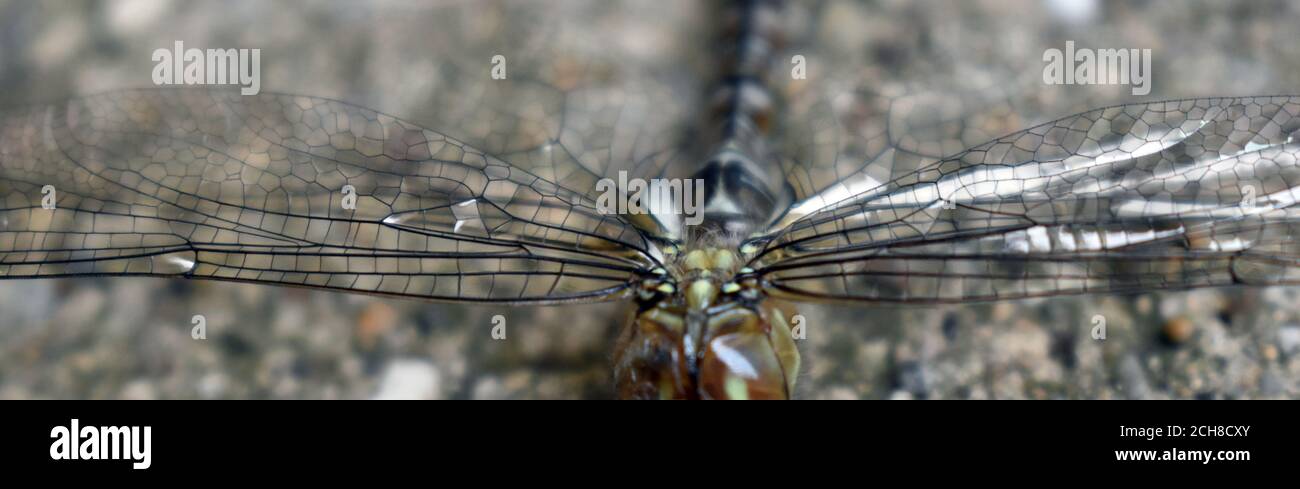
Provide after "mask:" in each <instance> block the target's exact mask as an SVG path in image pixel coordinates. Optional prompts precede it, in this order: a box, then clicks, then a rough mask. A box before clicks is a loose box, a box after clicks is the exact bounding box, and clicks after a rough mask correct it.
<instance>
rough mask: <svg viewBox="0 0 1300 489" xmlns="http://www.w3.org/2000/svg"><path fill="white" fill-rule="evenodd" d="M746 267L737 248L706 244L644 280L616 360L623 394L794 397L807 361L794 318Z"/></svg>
mask: <svg viewBox="0 0 1300 489" xmlns="http://www.w3.org/2000/svg"><path fill="white" fill-rule="evenodd" d="M740 266H741V264H740V259H739V257H738V255H737V254H736V253H735V252H734V251H731V250H728V249H725V248H700V249H695V250H692V251H690V252H688V253H686V254H684V255H682V257H681V258H680V259H679V260H677V261H676V262H675V263H673V269H672V270H671V272H668V271H665V273H664V274H663V275H661V276H660V277H659V278H654V279H648V280H647V281H646V282H645V283H644V284H643V287H642V291H643V293H642V295H641V296H640V297H639V298H638V301H637V306H636V308H635V309H634V311H633V313H632V314H631V320H630V321H629V323H628V325H627V327H626V328H625V329H624V330H623V333H622V334H621V335H620V336H619V344H618V346H617V351H616V353H615V357H614V371H615V380H616V384H617V389H618V391H619V395H620V396H621V397H624V398H638V399H643V398H651V399H654V398H667V399H783V398H789V397H790V395H791V393H792V392H793V389H794V381H795V376H796V374H797V373H798V370H799V361H800V360H799V352H798V349H797V348H795V345H794V340H793V338H792V335H791V327H790V323H789V318H790V317H791V315H790V314H788V313H787V312H788V311H786V310H785V309H786V307H784V306H783V305H781V304H779V303H778V302H777V301H776V300H775V299H770V298H768V297H766V295H765V294H763V292H762V289H761V288H760V287H759V285H758V284H757V282H756V281H754V280H751V279H747V278H744V274H743V273H740V272H741V270H743V269H741V268H739V267H740ZM738 274H739V275H738Z"/></svg>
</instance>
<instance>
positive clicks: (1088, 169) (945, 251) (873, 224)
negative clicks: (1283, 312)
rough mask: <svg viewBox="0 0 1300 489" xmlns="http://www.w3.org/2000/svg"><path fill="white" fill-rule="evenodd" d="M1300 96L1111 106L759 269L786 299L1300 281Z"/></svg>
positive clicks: (984, 152) (1062, 123)
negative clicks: (1299, 164) (1298, 205)
mask: <svg viewBox="0 0 1300 489" xmlns="http://www.w3.org/2000/svg"><path fill="white" fill-rule="evenodd" d="M1298 134H1300V99H1298V98H1296V97H1251V98H1217V99H1190V100H1178V101H1169V102H1156V103H1147V104H1133V105H1123V106H1115V107H1109V108H1104V109H1097V110H1092V111H1088V112H1084V113H1081V114H1078V115H1075V116H1071V117H1067V118H1064V119H1060V120H1057V121H1055V122H1051V123H1047V124H1043V125H1040V126H1037V127H1034V128H1032V129H1028V130H1024V131H1021V132H1017V133H1014V134H1011V135H1008V136H1006V137H1002V138H999V139H996V140H993V141H990V142H988V143H985V144H982V145H979V146H976V147H973V148H970V149H968V150H966V151H963V152H961V153H959V154H957V155H955V156H953V157H950V158H945V159H943V160H941V161H938V162H936V163H933V164H931V165H927V166H925V167H922V168H920V169H918V170H916V171H913V172H910V173H907V174H905V175H902V176H900V177H898V178H895V179H893V180H891V181H888V182H884V183H881V184H878V185H875V186H874V187H873V188H870V189H869V190H867V191H865V192H862V193H860V194H857V195H855V196H853V197H852V198H849V199H846V200H844V201H843V202H841V203H840V204H838V205H836V206H834V207H832V208H829V209H825V210H823V211H820V212H817V213H814V214H812V215H810V216H808V217H806V218H804V219H801V220H799V221H797V222H795V223H794V224H793V225H791V226H790V227H789V228H788V229H787V230H786V231H785V232H783V233H782V234H780V235H779V236H778V237H777V238H775V239H773V240H771V241H770V242H768V243H766V245H765V246H764V247H763V251H762V252H761V253H759V254H758V256H756V257H755V259H754V263H753V264H752V266H753V268H755V269H756V270H757V272H755V273H756V274H757V275H759V276H761V278H762V279H763V280H764V281H766V283H767V284H768V285H770V287H771V290H773V291H774V293H776V294H786V295H792V296H797V297H802V298H812V299H825V300H844V301H883V302H949V301H974V300H996V299H1009V298H1024V297H1036V296H1045V295H1056V294H1070V293H1090V292H1137V291H1145V290H1150V289H1165V288H1188V287H1201V286H1215V285H1230V284H1260V285H1265V284H1284V283H1296V282H1300V273H1297V268H1296V265H1300V263H1298V262H1297V258H1300V255H1297V251H1300V250H1298V249H1297V243H1296V240H1295V238H1294V237H1295V236H1297V232H1300V229H1297V224H1300V219H1298V218H1300V214H1298V213H1297V211H1296V208H1295V206H1294V204H1295V202H1296V199H1297V198H1300V168H1297V156H1298V153H1300V141H1297V140H1296V139H1295V137H1296V136H1297V135H1298Z"/></svg>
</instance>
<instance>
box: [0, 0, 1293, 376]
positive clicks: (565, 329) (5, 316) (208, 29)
mask: <svg viewBox="0 0 1300 489" xmlns="http://www.w3.org/2000/svg"><path fill="white" fill-rule="evenodd" d="M290 6H291V7H292V8H290ZM502 6H504V7H502ZM1080 6H1082V7H1080ZM814 7H816V8H814ZM694 9H695V6H694V2H689V1H673V2H653V1H649V0H647V1H620V2H606V1H601V2H579V1H559V2H527V1H525V2H457V1H441V2H433V3H420V2H415V3H411V2H398V1H391V2H379V3H377V4H374V5H361V4H359V3H358V2H342V1H340V2H302V3H294V4H289V5H287V4H281V3H274V4H270V3H267V2H258V1H233V2H215V1H212V2H176V3H167V2H149V1H143V0H142V1H130V0H128V1H118V2H106V3H79V2H57V3H55V2H41V3H36V2H22V1H14V2H4V1H0V106H13V105H18V104H25V103H32V102H40V101H50V100H58V99H62V98H66V97H70V96H76V95H81V94H88V93H97V92H103V91H107V90H112V89H117V88H124V87H139V86H146V85H148V84H149V73H150V70H151V68H152V66H153V62H152V61H150V60H149V53H150V52H152V50H153V49H155V48H159V47H167V46H170V45H171V43H172V42H173V41H174V40H177V39H182V40H185V41H186V44H187V46H195V47H204V46H208V47H259V46H260V47H262V48H263V52H264V54H263V74H262V77H263V81H262V87H263V90H270V91H280V92H291V93H302V94H311V95H321V96H327V97H330V98H335V99H340V100H346V101H349V102H353V103H356V104H359V105H363V106H367V107H372V108H375V109H378V110H381V111H384V112H387V113H390V114H394V115H397V116H400V117H402V118H405V119H408V120H411V121H414V122H416V123H419V124H421V125H423V126H425V127H429V128H432V129H436V130H440V131H442V132H445V133H447V134H450V135H452V136H457V137H461V138H465V139H468V140H473V139H474V134H473V129H472V128H468V127H467V125H465V124H461V123H460V122H461V121H466V120H471V117H472V116H473V115H474V114H475V110H479V108H478V107H476V106H475V105H474V104H475V103H477V102H482V100H480V99H476V98H475V97H474V96H473V95H466V93H470V94H472V93H473V91H472V89H470V88H466V86H465V85H464V84H463V81H464V79H463V78H458V77H459V76H461V75H460V74H458V73H461V74H463V72H461V71H456V68H457V67H464V66H476V65H475V63H481V64H483V66H486V64H485V60H486V59H487V58H489V57H490V54H491V53H495V52H499V51H500V52H507V53H511V54H513V53H515V52H516V51H512V49H514V50H522V49H527V48H528V47H529V45H528V42H529V40H530V39H533V38H532V37H530V36H531V35H532V34H533V33H540V34H537V35H545V36H550V37H547V39H560V40H561V41H559V42H562V43H565V44H564V45H565V46H566V49H568V50H569V52H571V53H573V54H575V55H576V56H585V55H591V56H610V54H609V53H611V52H612V53H614V54H613V55H612V56H613V57H614V58H616V59H617V60H618V61H617V62H615V63H614V65H613V66H616V67H622V66H624V65H636V66H638V67H640V69H641V70H644V71H650V72H653V73H654V77H655V80H656V83H659V84H660V86H663V87H668V88H671V89H673V90H670V92H671V93H687V92H686V91H680V90H677V91H674V90H676V89H679V88H680V85H679V83H680V81H681V79H682V77H680V76H679V75H678V74H676V73H675V72H674V71H673V70H672V69H671V68H670V67H671V66H674V64H677V65H685V66H686V68H685V69H684V70H686V71H689V70H691V69H701V67H704V68H707V58H702V57H700V56H697V55H698V54H699V53H700V52H707V48H705V47H703V46H704V43H703V42H702V41H700V40H699V36H698V34H699V32H702V31H703V30H704V26H703V25H701V23H702V22H705V21H707V20H708V19H707V16H701V15H693V13H694ZM1297 21H1300V6H1297V5H1294V4H1293V3H1292V2H1285V1H1278V2H1250V3H1242V4H1235V5H1228V4H1227V2H1214V1H1188V2H1136V3H1134V4H1131V5H1129V4H1124V3H1121V2H1103V3H1096V2H1086V1H1085V2H1065V1H1048V2H1030V1H1024V2H1020V1H1009V2H999V1H991V0H984V1H976V2H962V3H961V5H960V6H954V5H951V4H950V3H948V2H943V3H940V2H933V3H931V2H911V1H903V0H898V1H893V0H886V1H878V2H847V1H826V2H796V5H795V7H794V8H792V20H790V21H789V22H790V24H791V25H792V26H798V27H797V28H794V29H793V30H792V32H794V33H795V34H797V35H798V36H799V42H796V44H795V45H794V48H795V49H800V48H801V47H802V48H806V49H808V51H809V52H811V53H814V54H815V56H814V57H813V58H812V59H814V60H826V59H830V60H833V61H832V62H831V63H828V64H827V65H823V66H824V67H825V71H824V73H825V75H824V76H823V79H826V78H832V79H837V80H850V81H852V80H853V79H855V78H859V77H861V78H864V79H874V80H883V81H887V82H890V83H899V84H902V85H921V86H932V87H938V86H944V85H945V84H952V83H961V82H964V81H965V80H967V79H969V78H968V76H969V74H970V73H978V74H982V75H987V76H986V79H991V80H994V81H995V83H993V84H992V85H993V86H995V87H996V90H993V91H996V92H998V93H999V94H1001V98H996V97H995V98H996V99H997V100H999V102H998V104H1001V105H998V106H999V107H1003V106H1005V107H1006V108H1009V109H1011V110H1013V111H1015V112H1014V117H1012V119H1013V120H1014V121H1015V122H1017V124H1016V125H1018V126H1023V125H1027V124H1032V123H1034V122H1040V121H1044V120H1048V119H1049V118H1055V117H1059V116H1063V115H1067V114H1069V113H1072V112H1077V111H1078V110H1081V109H1083V108H1086V107H1087V106H1089V105H1109V104H1114V103H1123V102H1127V101H1134V100H1158V99H1164V98H1174V97H1187V96H1211V95H1245V94H1272V93H1294V92H1298V91H1300V89H1297V87H1300V42H1297V40H1298V39H1297V38H1296V34H1295V29H1294V26H1296V25H1297V24H1298V22H1297ZM678 33H680V35H678ZM1066 40H1074V41H1076V42H1077V43H1078V44H1079V45H1092V46H1096V47H1139V48H1151V49H1153V52H1154V53H1155V54H1154V59H1155V61H1154V68H1155V72H1154V73H1155V74H1154V77H1155V78H1154V80H1153V87H1154V89H1153V91H1152V93H1151V94H1150V95H1149V96H1146V97H1141V98H1137V97H1132V96H1130V95H1129V93H1128V92H1127V87H1059V86H1045V85H1043V84H1042V83H1041V81H1037V80H1039V78H1038V77H1039V75H1040V73H1041V68H1042V61H1041V56H1042V53H1043V50H1044V49H1047V48H1051V47H1056V48H1061V47H1063V45H1064V42H1065V41H1066ZM597 41H599V42H597ZM818 56H820V57H818ZM551 61H554V60H553V59H552V60H551ZM697 65H698V66H697ZM534 66H540V65H537V64H532V62H530V61H527V60H525V61H522V62H520V63H519V64H516V65H513V66H512V69H513V70H517V71H515V73H521V72H523V73H526V72H528V71H529V70H530V69H532V68H533V67H534ZM816 66H819V65H814V67H816ZM484 69H486V68H484ZM618 73H625V71H616V74H618ZM810 77H812V78H814V79H816V78H817V77H818V75H817V74H816V71H813V72H812V73H810ZM824 83H828V84H829V83H831V82H830V81H826V82H824ZM813 86H814V87H819V86H821V85H816V84H814V85H813ZM465 90H469V92H465ZM692 93H693V92H692ZM695 95H698V94H695ZM695 95H681V96H680V97H678V98H675V99H671V100H665V101H664V102H665V106H677V107H680V106H690V105H691V104H692V103H694V101H693V100H692V99H691V97H693V96H695ZM489 102H495V103H496V104H497V105H490V107H489V108H490V109H492V110H496V109H499V108H500V107H501V106H502V105H508V104H509V103H510V101H489ZM986 108H987V107H986ZM484 110H486V109H484ZM972 110H975V109H972ZM1298 292H1300V291H1297V290H1296V289H1291V288H1273V289H1259V290H1251V289H1216V290H1198V291H1191V292H1168V293H1152V294H1143V295H1137V296H1104V297H1066V298H1054V299H1043V300H1034V301H1018V302H1006V303H996V304H976V305H964V306H943V307H926V308H916V307H914V308H873V309H871V310H870V312H869V314H864V313H865V312H867V309H864V308H851V307H842V306H822V305H803V306H801V307H800V311H801V313H802V314H804V315H805V316H807V318H808V324H809V333H808V339H807V340H806V341H804V342H803V344H802V345H801V348H802V351H803V353H804V356H805V364H806V367H805V371H804V372H803V373H802V376H801V381H800V388H799V395H800V397H804V398H816V399H820V398H829V399H844V398H890V399H918V398H920V399H937V398H977V399H989V398H999V399H1001V398H1029V399H1047V398H1071V399H1073V398H1087V399H1111V398H1209V399H1218V398H1293V397H1296V396H1297V394H1300V307H1297V306H1296V304H1297V303H1300V293H1298ZM625 313H626V312H625V310H624V309H623V305H620V304H593V305H580V306H563V307H536V308H532V307H530V308H504V307H499V306H462V305H452V304H431V303H425V302H420V301H410V300H387V299H377V298H372V297H365V296H356V295H347V294H338V293H330V292H319V291H310V290H303V289H285V288H274V287H263V286H256V285H246V284H233V283H210V282H197V281H168V280H157V279H102V278H93V279H76V280H41V281H0V398H6V399H14V398H95V399H104V398H203V399H211V398H412V397H414V398H605V397H610V396H611V395H612V394H611V393H612V389H611V386H610V376H609V367H608V358H609V356H610V347H611V346H612V344H613V338H614V335H615V333H616V332H617V328H618V327H619V325H620V323H621V321H622V320H623V319H624V317H625V316H624V315H625ZM196 314H201V315H203V316H205V317H206V319H207V327H208V338H207V339H206V340H193V339H191V338H190V328H191V318H192V317H193V316H194V315H196ZM498 314H499V315H503V316H505V317H506V320H507V331H508V337H507V338H506V339H505V340H503V341H498V340H493V339H492V338H491V336H490V330H491V327H492V325H493V323H492V317H493V316H495V315H498ZM1096 315H1102V316H1104V317H1105V319H1106V322H1107V328H1108V331H1107V338H1106V339H1105V340H1104V341H1097V340H1094V339H1092V338H1091V337H1090V335H1089V330H1090V329H1091V328H1092V326H1093V323H1092V318H1093V317H1094V316H1096Z"/></svg>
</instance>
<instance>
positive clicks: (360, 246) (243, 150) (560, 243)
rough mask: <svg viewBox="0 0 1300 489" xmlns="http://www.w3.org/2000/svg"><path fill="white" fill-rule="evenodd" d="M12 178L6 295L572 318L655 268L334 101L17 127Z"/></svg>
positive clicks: (575, 199)
mask: <svg viewBox="0 0 1300 489" xmlns="http://www.w3.org/2000/svg"><path fill="white" fill-rule="evenodd" d="M0 177H2V178H0V198H2V199H3V201H2V204H3V206H2V207H0V278H28V277H60V276H83V275H161V276H183V277H190V278H212V279H228V280H238V281H251V282H259V283H270V284H285V285H300V286H309V287H318V288H328V289H340V290H348V291H356V292H366V293H376V294H387V295H398V296H411V297H420V298H428V299H435V300H457V301H501V302H561V301H570V300H583V299H598V298H609V297H616V296H618V295H619V293H620V292H622V291H623V290H624V289H625V288H626V286H627V284H628V283H629V281H630V280H631V279H632V278H634V277H635V276H636V273H637V272H638V271H639V270H642V269H646V268H648V267H650V266H651V265H652V264H653V263H654V259H653V258H651V254H652V252H651V251H650V249H651V248H650V245H649V243H648V242H647V241H646V240H645V239H644V238H643V237H642V235H641V233H640V232H639V231H638V230H637V229H635V228H634V227H632V226H631V225H629V224H628V223H627V222H626V221H624V220H622V219H621V218H619V217H618V216H614V215H605V214H602V213H600V212H598V211H597V209H596V208H595V206H594V204H593V203H592V202H591V201H590V200H589V199H587V198H586V197H584V196H583V195H582V194H581V193H579V192H574V191H572V190H569V189H566V188H564V187H562V186H560V185H557V184H556V183H553V182H550V181H548V180H545V179H543V178H540V177H538V176H537V175H535V174H533V173H530V172H528V171H525V170H523V169H520V168H518V167H515V166H511V165H510V164H508V163H506V162H504V161H502V160H499V159H497V158H495V157H493V156H490V155H487V154H484V153H483V152H481V151H479V150H477V149H474V148H472V147H470V146H467V145H465V144H464V143H461V142H459V141H457V140H454V139H451V138H448V137H446V136H443V135H441V134H439V133H436V132H433V131H430V130H427V129H423V128H421V127H418V126H416V125H414V124H411V123H408V122H405V121H402V120H399V119H396V118H393V117H391V116H388V115H385V114H381V113H377V112H375V111H371V110H368V109H364V108H360V107H356V106H351V105H348V104H344V103H340V102H336V101H331V100H325V99H320V98H312V97H301V96H293V95H280V94H267V93H263V94H261V95H256V96H241V95H239V93H238V91H225V90H206V89H154V90H140V91H124V92H114V93H109V94H104V95H97V96H91V97H86V98H81V99H74V100H71V101H68V102H66V103H61V104H55V105H49V106H39V107H33V108H31V109H28V110H23V111H16V112H13V113H11V114H8V115H6V116H4V118H3V126H2V127H0ZM50 191H52V192H50ZM46 197H50V198H48V199H47V198H46ZM352 199H355V200H354V201H353V200H352ZM43 200H45V201H44V202H43ZM42 204H53V205H52V208H47V207H51V206H49V205H46V206H43V205H42Z"/></svg>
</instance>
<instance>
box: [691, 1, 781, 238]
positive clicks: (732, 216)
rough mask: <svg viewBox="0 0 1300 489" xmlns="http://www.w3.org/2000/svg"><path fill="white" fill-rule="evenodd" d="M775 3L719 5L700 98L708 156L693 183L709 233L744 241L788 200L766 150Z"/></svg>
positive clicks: (777, 32)
mask: <svg viewBox="0 0 1300 489" xmlns="http://www.w3.org/2000/svg"><path fill="white" fill-rule="evenodd" d="M783 3H784V2H783V1H781V0H737V1H727V2H723V3H722V5H720V7H719V9H720V12H719V14H720V15H719V17H720V18H721V19H723V20H722V23H721V28H720V29H719V31H718V36H717V37H718V45H719V48H718V51H719V52H718V53H717V54H718V57H717V58H718V59H719V60H721V61H720V62H719V70H718V72H717V79H716V81H715V82H714V84H713V86H712V88H711V89H710V93H709V95H708V98H707V100H708V101H709V109H708V112H707V116H706V122H705V125H706V132H705V135H704V140H705V143H706V144H707V147H709V148H710V149H709V153H708V154H709V157H708V160H707V161H706V162H705V163H704V165H703V166H702V167H701V168H700V169H699V170H698V171H697V172H696V175H695V178H700V179H703V180H704V181H705V182H706V183H705V188H706V190H705V209H704V214H705V220H706V221H708V223H709V224H710V225H711V226H710V227H711V228H713V229H722V230H724V231H726V232H727V233H728V234H732V235H740V236H742V237H745V236H747V235H748V234H749V233H750V232H752V230H753V229H755V228H756V226H759V225H761V224H765V223H766V222H767V220H768V219H770V217H771V215H772V213H773V211H774V210H776V209H778V208H781V207H782V206H783V205H785V204H786V203H787V202H788V201H789V197H787V195H786V194H787V193H788V192H787V190H786V189H785V184H784V180H783V178H782V175H781V172H780V171H779V168H778V167H777V165H776V163H775V161H773V159H772V158H771V157H770V154H769V152H768V145H767V137H768V134H769V132H770V131H771V127H772V121H773V120H774V118H775V113H776V107H777V100H776V98H775V96H774V95H773V92H772V91H771V89H770V88H769V80H768V78H767V77H768V75H767V74H768V72H769V71H770V70H769V68H770V66H771V65H772V63H773V58H774V57H775V54H776V52H777V51H779V50H780V48H781V46H782V44H783V43H784V32H783V31H782V29H781V25H780V22H779V21H778V20H779V18H780V14H781V8H782V6H783Z"/></svg>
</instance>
